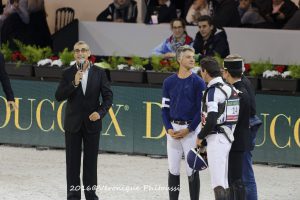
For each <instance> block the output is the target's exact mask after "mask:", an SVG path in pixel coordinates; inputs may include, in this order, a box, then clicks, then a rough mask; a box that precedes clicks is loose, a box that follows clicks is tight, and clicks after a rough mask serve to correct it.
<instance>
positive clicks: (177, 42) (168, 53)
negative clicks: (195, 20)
mask: <svg viewBox="0 0 300 200" xmlns="http://www.w3.org/2000/svg"><path fill="white" fill-rule="evenodd" d="M170 25H171V30H172V32H173V34H172V35H171V36H170V37H169V38H167V39H166V40H165V41H164V42H162V43H161V44H160V45H158V46H157V47H156V48H155V49H154V50H153V52H152V53H153V54H156V55H163V57H164V58H174V57H175V56H176V50H177V49H178V47H180V46H183V45H190V46H192V44H193V38H191V37H190V36H189V35H188V34H187V32H186V29H185V22H184V20H183V19H180V18H179V19H174V20H172V21H171V23H170Z"/></svg>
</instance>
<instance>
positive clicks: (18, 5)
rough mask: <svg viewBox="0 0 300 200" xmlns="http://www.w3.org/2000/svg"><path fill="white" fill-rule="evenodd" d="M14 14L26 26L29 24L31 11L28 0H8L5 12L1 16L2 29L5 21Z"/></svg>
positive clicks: (0, 26) (0, 25)
mask: <svg viewBox="0 0 300 200" xmlns="http://www.w3.org/2000/svg"><path fill="white" fill-rule="evenodd" d="M12 14H17V15H18V16H19V18H20V20H21V21H22V23H24V24H28V23H29V11H28V5H27V0H8V1H7V4H6V6H5V8H4V10H3V14H2V15H1V16H0V29H1V28H2V25H3V23H4V21H5V20H6V19H7V18H8V17H9V16H11V15H12Z"/></svg>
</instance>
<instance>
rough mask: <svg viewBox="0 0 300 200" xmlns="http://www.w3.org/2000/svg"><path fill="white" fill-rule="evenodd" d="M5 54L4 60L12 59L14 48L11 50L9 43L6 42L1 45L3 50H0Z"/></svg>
mask: <svg viewBox="0 0 300 200" xmlns="http://www.w3.org/2000/svg"><path fill="white" fill-rule="evenodd" d="M0 51H1V52H2V54H3V56H4V60H5V61H6V62H7V61H11V54H12V50H10V48H9V43H8V42H7V43H5V44H2V45H1V50H0Z"/></svg>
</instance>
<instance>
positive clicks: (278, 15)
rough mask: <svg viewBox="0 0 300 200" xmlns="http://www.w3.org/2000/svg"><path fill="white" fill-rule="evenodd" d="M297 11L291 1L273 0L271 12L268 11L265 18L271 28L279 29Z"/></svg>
mask: <svg viewBox="0 0 300 200" xmlns="http://www.w3.org/2000/svg"><path fill="white" fill-rule="evenodd" d="M297 10H298V7H297V6H296V5H295V4H294V2H292V1H291V0H273V4H272V10H269V11H268V13H267V14H266V15H265V18H266V19H267V22H269V23H271V24H273V26H271V28H279V29H281V28H282V27H283V26H284V24H285V23H286V22H287V21H288V20H289V19H290V18H291V17H292V16H293V15H294V13H295V12H296V11H297Z"/></svg>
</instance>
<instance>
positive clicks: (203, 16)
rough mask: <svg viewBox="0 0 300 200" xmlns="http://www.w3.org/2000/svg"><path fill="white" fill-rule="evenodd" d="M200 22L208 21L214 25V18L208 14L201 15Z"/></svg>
mask: <svg viewBox="0 0 300 200" xmlns="http://www.w3.org/2000/svg"><path fill="white" fill-rule="evenodd" d="M199 22H208V25H210V26H211V25H214V22H213V20H212V18H211V17H210V16H208V15H202V16H201V17H199V19H198V24H199Z"/></svg>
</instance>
